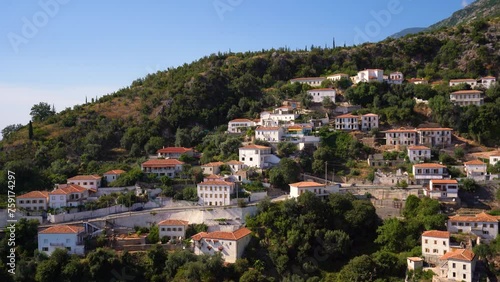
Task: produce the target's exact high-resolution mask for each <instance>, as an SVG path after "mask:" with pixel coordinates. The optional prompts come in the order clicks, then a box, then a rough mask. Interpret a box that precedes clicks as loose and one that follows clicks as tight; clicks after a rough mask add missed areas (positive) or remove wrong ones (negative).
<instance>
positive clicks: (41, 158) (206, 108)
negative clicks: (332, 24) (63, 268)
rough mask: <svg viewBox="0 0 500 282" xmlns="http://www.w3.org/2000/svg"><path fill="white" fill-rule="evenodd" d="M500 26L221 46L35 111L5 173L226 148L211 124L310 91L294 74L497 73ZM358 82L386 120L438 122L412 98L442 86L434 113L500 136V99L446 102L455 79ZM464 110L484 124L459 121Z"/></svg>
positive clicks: (487, 139) (4, 155)
mask: <svg viewBox="0 0 500 282" xmlns="http://www.w3.org/2000/svg"><path fill="white" fill-rule="evenodd" d="M499 31H500V21H499V19H494V20H491V21H490V22H484V21H479V22H476V23H474V24H471V25H469V26H467V27H466V26H462V27H457V28H449V29H442V30H439V31H435V32H432V33H426V34H417V35H410V36H406V37H404V38H400V39H387V40H385V41H383V42H379V43H376V44H364V45H361V46H357V47H347V48H335V49H323V48H317V47H316V48H312V49H310V50H301V51H290V50H288V49H285V48H281V49H272V50H263V51H259V52H246V53H219V54H212V55H210V56H207V57H204V58H201V59H199V60H197V61H195V62H193V63H191V64H184V65H183V66H180V67H177V68H172V69H168V70H165V71H159V72H157V73H155V74H150V75H148V76H146V77H144V78H140V79H137V80H135V81H133V82H132V83H131V85H130V86H129V87H126V88H124V89H120V90H118V91H116V92H115V93H112V94H110V95H107V96H104V97H101V98H100V99H98V100H97V101H93V100H92V101H89V103H87V104H84V105H78V106H75V107H73V108H72V109H69V108H68V109H66V110H64V111H62V112H60V113H58V114H56V115H50V116H48V117H46V118H44V119H40V120H36V121H34V122H33V138H32V139H31V140H30V139H29V138H28V137H29V129H28V126H23V127H20V128H17V127H15V130H12V131H11V132H10V133H9V134H8V138H5V140H2V141H1V143H0V148H1V151H0V167H1V168H2V171H3V172H5V170H6V169H16V170H17V171H18V172H19V173H20V175H22V176H23V177H22V181H21V180H20V181H19V182H18V189H19V191H23V190H32V189H35V188H45V187H50V185H52V183H58V182H61V181H64V180H65V177H67V176H69V175H74V174H76V173H94V172H99V171H102V170H104V169H116V168H117V167H122V166H124V165H129V166H130V167H135V166H136V165H137V162H139V161H140V160H141V158H143V157H144V156H146V155H147V154H149V153H154V152H155V150H156V149H157V148H159V147H161V146H164V145H174V144H176V145H182V146H186V147H190V146H198V147H197V149H199V150H200V151H203V150H206V151H207V152H212V151H216V150H221V149H220V147H217V146H216V145H211V144H205V145H203V144H200V143H201V141H202V140H203V137H204V136H205V135H206V134H207V133H208V132H209V131H213V130H214V129H216V128H219V129H220V130H223V129H224V128H223V126H224V125H226V124H227V122H228V121H229V120H231V119H234V118H237V117H246V118H255V117H258V114H259V112H260V111H262V110H263V109H266V108H269V107H273V106H275V105H278V104H280V103H281V101H282V100H283V99H286V98H294V99H299V100H302V101H305V100H307V99H306V97H307V95H306V94H305V91H304V90H305V89H304V88H301V87H296V86H294V85H291V84H289V83H288V81H289V80H290V79H291V78H294V77H307V76H324V75H328V74H331V73H336V72H344V73H348V74H350V75H353V74H356V73H357V71H358V70H362V69H365V68H381V69H384V70H385V71H386V73H388V72H390V71H401V72H402V73H404V75H405V77H406V78H411V77H424V78H426V79H428V80H431V81H437V80H449V79H453V78H466V77H474V78H478V77H481V76H486V75H494V76H497V77H498V70H499V69H500V48H499V47H500V46H499V43H498V42H499V40H498V38H499V37H500V32H499ZM359 89H361V90H362V89H365V90H366V93H360V91H361V90H358V91H357V92H356V93H355V94H356V95H358V94H359V95H361V96H368V95H369V96H370V98H369V99H365V98H366V97H364V98H363V99H361V100H363V103H362V104H363V105H364V106H366V107H367V108H369V109H370V110H372V111H374V112H376V113H378V114H380V115H381V121H382V122H383V123H384V124H385V125H386V126H405V125H410V126H415V123H418V122H425V121H429V120H428V119H429V117H426V116H422V115H420V114H418V113H416V112H415V111H414V102H413V97H414V96H417V97H419V98H425V99H429V98H432V96H436V95H438V96H440V97H442V98H443V100H442V101H441V102H440V103H435V104H433V105H435V109H437V110H436V112H434V113H433V115H432V116H431V117H430V119H431V120H430V121H437V122H440V123H441V124H442V125H443V126H450V127H451V126H453V127H454V129H455V130H457V131H459V133H460V134H463V135H464V136H466V137H468V138H472V139H475V140H478V141H480V142H482V143H484V144H487V145H490V146H494V145H498V144H499V140H500V132H498V130H497V129H495V128H500V126H497V127H495V126H491V125H492V124H491V123H488V122H484V119H488V120H492V121H493V122H497V121H500V113H498V110H496V109H498V108H499V107H495V104H494V103H488V105H487V106H484V107H481V109H480V110H474V109H473V110H470V112H468V110H467V109H466V108H464V109H454V108H453V106H452V105H450V104H449V102H446V99H447V98H446V97H447V94H448V93H449V91H451V89H449V88H447V87H444V88H439V89H438V90H436V91H434V90H432V89H430V86H423V87H414V86H413V85H412V86H406V85H403V86H397V87H390V88H387V87H385V86H383V85H382V86H380V87H376V88H373V87H360V88H359ZM374 89H375V90H374ZM363 91H364V90H363ZM361 92H362V91H361ZM389 94H391V95H389ZM495 95H496V94H495ZM90 96H92V95H90ZM495 97H496V96H492V98H491V101H494V99H495ZM45 102H48V103H49V104H51V102H52V101H45ZM443 103H445V105H442V104H443ZM451 108H453V111H451V110H449V109H451ZM466 110H467V111H466ZM451 113H452V115H451V116H449V115H450V114H451ZM447 115H448V116H447ZM462 115H463V116H464V119H465V120H468V121H470V122H475V123H476V124H475V125H474V126H469V125H468V124H464V123H463V122H456V120H454V118H455V119H459V120H460V118H461V116H462ZM465 115H466V117H465ZM496 115H498V116H499V117H498V118H497V116H496ZM480 118H481V120H479V119H480ZM221 142H222V141H221ZM217 144H218V143H217ZM207 155H209V156H211V154H207ZM213 155H214V156H215V155H216V154H213ZM2 179H3V180H5V179H6V177H3V178H2ZM2 187H6V185H5V186H2Z"/></svg>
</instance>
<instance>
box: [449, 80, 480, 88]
mask: <svg viewBox="0 0 500 282" xmlns="http://www.w3.org/2000/svg"><path fill="white" fill-rule="evenodd" d="M460 84H468V85H470V87H472V88H474V87H476V86H477V80H475V79H473V78H462V79H450V87H453V86H457V85H460Z"/></svg>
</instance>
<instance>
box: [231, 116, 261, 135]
mask: <svg viewBox="0 0 500 282" xmlns="http://www.w3.org/2000/svg"><path fill="white" fill-rule="evenodd" d="M255 125H256V124H255V121H253V120H249V119H246V118H237V119H233V120H231V121H229V122H228V124H227V132H229V133H241V132H242V130H245V129H248V128H250V127H253V126H255Z"/></svg>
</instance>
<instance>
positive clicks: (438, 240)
mask: <svg viewBox="0 0 500 282" xmlns="http://www.w3.org/2000/svg"><path fill="white" fill-rule="evenodd" d="M449 251H450V232H448V231H439V230H429V231H425V232H424V233H422V256H424V257H425V259H426V260H427V261H436V260H437V259H438V258H439V257H441V256H442V255H444V254H446V253H447V252H449Z"/></svg>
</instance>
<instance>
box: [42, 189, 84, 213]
mask: <svg viewBox="0 0 500 282" xmlns="http://www.w3.org/2000/svg"><path fill="white" fill-rule="evenodd" d="M89 191H91V190H89V189H85V188H83V187H81V186H79V185H75V184H60V185H59V186H58V187H57V188H56V189H54V191H52V192H49V206H50V207H51V208H55V209H56V208H62V207H78V206H79V205H83V204H84V203H85V202H86V200H87V198H88V196H89Z"/></svg>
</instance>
